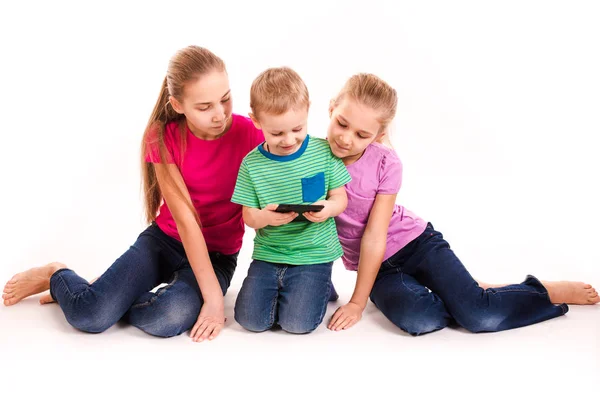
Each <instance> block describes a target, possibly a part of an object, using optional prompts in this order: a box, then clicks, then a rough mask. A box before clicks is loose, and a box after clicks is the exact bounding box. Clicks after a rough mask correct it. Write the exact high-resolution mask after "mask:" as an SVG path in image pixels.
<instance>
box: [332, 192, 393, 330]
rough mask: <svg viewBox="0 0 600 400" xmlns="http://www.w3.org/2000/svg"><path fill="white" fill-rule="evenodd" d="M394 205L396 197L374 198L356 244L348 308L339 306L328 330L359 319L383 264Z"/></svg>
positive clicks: (390, 195)
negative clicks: (357, 250)
mask: <svg viewBox="0 0 600 400" xmlns="http://www.w3.org/2000/svg"><path fill="white" fill-rule="evenodd" d="M395 203H396V194H378V195H377V196H376V197H375V203H374V204H373V208H372V209H371V213H370V215H369V221H368V222H367V227H366V229H365V233H364V235H363V237H362V240H361V242H360V258H359V261H358V275H357V277H356V285H355V287H354V293H353V294H352V298H351V299H350V301H349V302H348V304H346V305H344V306H341V307H340V308H338V309H337V311H336V312H335V313H334V314H333V316H332V317H331V321H330V322H329V325H328V326H327V327H328V328H329V329H331V330H334V331H338V330H341V329H348V328H350V327H351V326H352V325H354V324H355V323H357V322H358V321H359V320H360V318H361V317H362V312H363V310H364V309H365V307H366V306H367V301H368V299H369V295H370V294H371V289H373V284H374V283H375V278H376V277H377V273H378V272H379V267H380V266H381V263H382V262H383V256H384V254H385V248H386V243H387V232H388V227H389V224H390V219H391V218H392V213H393V212H394V204H395Z"/></svg>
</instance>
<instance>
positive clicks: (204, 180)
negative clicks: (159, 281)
mask: <svg viewBox="0 0 600 400" xmlns="http://www.w3.org/2000/svg"><path fill="white" fill-rule="evenodd" d="M186 135H187V137H186V141H187V143H186V149H185V152H184V157H183V160H182V158H181V154H180V153H181V152H180V142H179V139H180V129H179V125H178V123H177V122H171V123H170V124H168V125H167V127H166V129H165V146H166V148H167V150H168V154H167V159H166V162H167V163H171V164H172V163H173V160H175V162H174V164H176V165H177V167H179V171H180V172H181V175H182V177H183V180H184V182H185V185H186V186H187V189H188V191H189V193H190V198H191V199H192V203H193V204H194V207H195V208H196V211H197V212H198V215H199V216H200V223H201V224H202V234H203V235H204V240H205V241H206V245H207V247H208V251H218V252H221V253H223V254H233V253H235V252H237V251H239V250H240V248H241V247H242V237H243V236H244V222H243V220H242V206H241V205H239V204H235V203H232V202H231V196H232V195H233V189H234V188H235V182H236V179H237V175H238V171H239V168H240V165H241V163H242V159H243V158H244V157H245V156H246V154H248V153H249V152H250V150H252V149H254V148H255V147H257V146H258V145H259V144H261V143H262V142H263V141H264V136H263V133H262V131H260V130H259V129H256V128H255V127H254V124H252V121H250V119H249V118H246V117H243V116H241V115H236V114H234V115H233V122H232V124H231V128H230V129H229V131H227V133H225V134H224V135H223V136H221V137H220V138H218V139H216V140H203V139H199V138H197V137H196V136H194V134H193V133H192V132H191V131H190V129H189V128H188V127H186ZM158 154H159V151H158V145H157V144H153V145H151V146H149V151H148V154H147V155H146V161H147V162H153V163H159V162H160V157H159V155H158ZM156 224H157V225H158V226H159V227H160V229H161V230H162V231H163V232H165V233H166V234H167V235H169V236H171V237H173V238H175V239H177V240H179V241H181V238H180V237H179V233H178V232H177V225H176V224H175V220H174V219H173V216H172V215H171V211H170V210H169V207H168V206H167V204H166V202H164V201H163V203H162V205H161V207H160V210H159V214H158V216H157V217H156Z"/></svg>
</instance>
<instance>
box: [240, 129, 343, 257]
mask: <svg viewBox="0 0 600 400" xmlns="http://www.w3.org/2000/svg"><path fill="white" fill-rule="evenodd" d="M348 182H350V174H348V171H347V170H346V167H345V166H344V163H343V162H342V161H341V160H340V159H339V158H337V157H335V156H334V155H333V153H332V152H331V149H330V148H329V144H328V143H327V141H326V140H324V139H319V138H313V137H310V136H308V135H307V136H306V139H304V142H303V143H302V146H300V149H298V151H297V152H295V153H294V154H290V155H288V156H278V155H275V154H271V153H269V152H267V151H266V150H265V149H263V145H262V144H261V145H260V146H258V147H257V148H255V149H254V150H252V151H251V152H250V153H248V155H247V156H246V157H245V158H244V160H243V161H242V165H241V166H240V172H239V174H238V178H237V182H236V184H235V191H234V193H233V198H232V199H231V201H232V202H234V203H237V204H241V205H243V206H247V207H253V208H260V209H262V208H264V207H265V206H266V205H267V204H312V203H314V202H316V201H319V200H325V199H327V192H328V191H329V190H332V189H335V188H338V187H340V186H343V185H345V184H346V183H348ZM342 254H343V251H342V247H341V246H340V242H339V240H338V236H337V231H336V229H335V220H334V219H333V218H328V219H327V220H326V221H324V222H321V223H313V222H308V221H304V222H290V223H289V224H286V225H281V226H265V227H264V228H262V229H258V230H257V232H256V237H255V238H254V252H253V254H252V258H253V259H255V260H261V261H267V262H272V263H281V264H291V265H308V264H320V263H326V262H331V261H334V260H335V259H337V258H339V257H341V256H342Z"/></svg>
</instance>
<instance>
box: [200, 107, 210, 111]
mask: <svg viewBox="0 0 600 400" xmlns="http://www.w3.org/2000/svg"><path fill="white" fill-rule="evenodd" d="M209 108H210V106H208V107H204V108H198V111H208V109H209Z"/></svg>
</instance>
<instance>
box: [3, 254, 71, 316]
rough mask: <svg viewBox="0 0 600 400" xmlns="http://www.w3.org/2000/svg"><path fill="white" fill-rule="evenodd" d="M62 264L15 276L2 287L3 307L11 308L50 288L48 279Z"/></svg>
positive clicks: (54, 264) (50, 265)
mask: <svg viewBox="0 0 600 400" xmlns="http://www.w3.org/2000/svg"><path fill="white" fill-rule="evenodd" d="M61 268H66V266H65V265H64V264H61V263H57V262H53V263H50V264H47V265H44V266H43V267H38V268H31V269H28V270H27V271H25V272H21V273H19V274H16V275H15V276H13V277H12V278H11V280H10V281H8V282H7V283H6V285H5V286H4V290H3V292H4V293H3V294H2V299H3V300H4V305H5V306H12V305H14V304H17V303H18V302H19V301H21V300H23V299H24V298H26V297H29V296H31V295H34V294H38V293H41V292H43V291H44V290H48V289H49V288H50V277H51V276H52V274H53V273H55V272H56V271H58V270H59V269H61Z"/></svg>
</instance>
